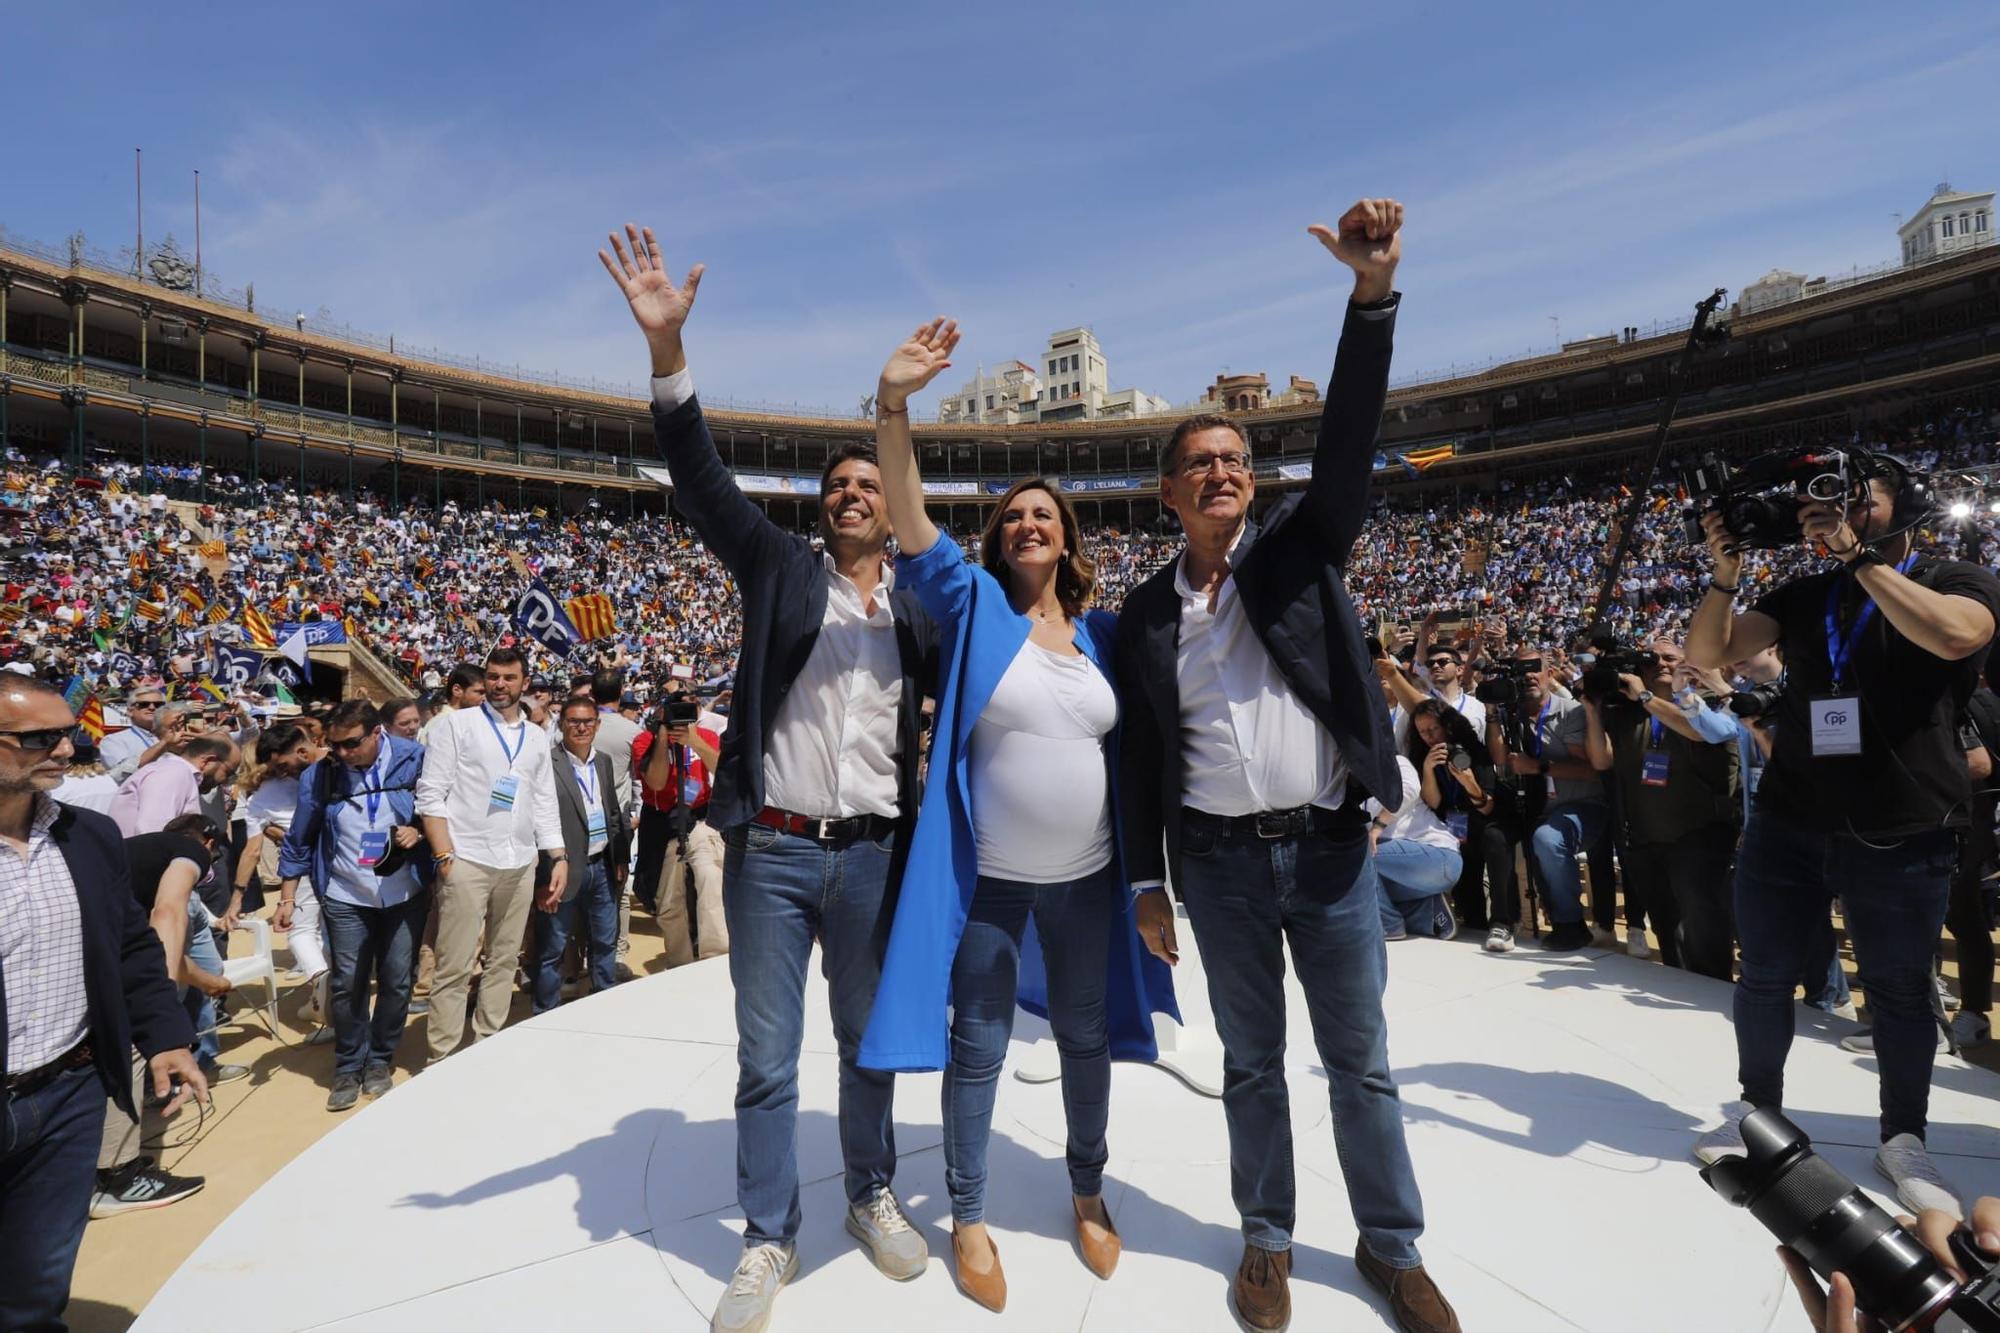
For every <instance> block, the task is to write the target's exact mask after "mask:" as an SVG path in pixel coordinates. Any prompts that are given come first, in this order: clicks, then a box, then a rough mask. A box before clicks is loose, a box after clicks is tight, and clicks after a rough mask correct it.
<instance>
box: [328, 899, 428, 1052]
mask: <svg viewBox="0 0 2000 1333" xmlns="http://www.w3.org/2000/svg"><path fill="white" fill-rule="evenodd" d="M430 904H431V895H430V890H428V889H422V890H419V891H418V892H417V893H415V894H414V895H412V896H411V897H410V898H409V899H407V900H406V901H404V902H401V903H398V904H397V905H396V906H394V907H357V906H355V905H354V904H353V903H344V902H340V901H338V900H336V899H334V898H330V897H327V896H326V895H324V894H322V895H321V897H320V900H319V911H320V928H321V929H322V930H324V931H325V932H326V956H327V968H328V971H327V984H328V985H329V986H330V987H331V988H332V991H331V993H332V1004H333V1072H334V1076H335V1077H338V1076H340V1075H342V1074H360V1073H364V1072H366V1071H367V1070H368V1069H372V1068H373V1067H375V1066H376V1065H387V1064H391V1063H393V1062H394V1061H395V1058H396V1046H397V1044H398V1043H399V1042H401V1041H402V1040H403V1024H404V1023H405V1022H406V1021H407V1020H408V1019H409V1016H410V987H411V986H412V985H413V984H414V983H415V981H416V979H417V946H418V945H420V944H421V943H423V938H424V922H425V920H426V919H428V917H429V916H430ZM371 982H372V984H373V986H374V996H373V999H374V1008H373V1012H372V1013H371V1012H370V1008H369V999H370V995H369V987H370V984H371Z"/></svg>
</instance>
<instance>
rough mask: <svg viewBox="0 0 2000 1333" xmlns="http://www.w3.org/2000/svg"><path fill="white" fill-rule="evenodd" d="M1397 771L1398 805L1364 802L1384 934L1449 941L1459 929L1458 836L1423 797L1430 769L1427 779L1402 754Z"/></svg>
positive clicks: (1433, 784)
mask: <svg viewBox="0 0 2000 1333" xmlns="http://www.w3.org/2000/svg"><path fill="white" fill-rule="evenodd" d="M1426 767H1427V768H1429V769H1432V770H1435V768H1436V767H1437V765H1436V764H1434V763H1433V764H1428V765H1426ZM1396 771H1397V772H1398V773H1400V774H1402V776H1403V804H1402V806H1401V807H1400V808H1398V809H1396V810H1393V811H1391V810H1384V809H1383V808H1382V803H1381V802H1380V801H1369V802H1368V813H1369V814H1370V815H1372V816H1373V817H1374V823H1372V824H1370V825H1369V829H1368V834H1369V838H1370V839H1371V840H1372V841H1373V843H1374V847H1375V878H1376V882H1377V883H1379V884H1380V885H1381V886H1382V934H1383V937H1384V938H1386V939H1392V940H1399V939H1403V938H1405V937H1406V936H1409V935H1429V936H1434V937H1435V938H1437V939H1441V940H1448V939H1450V938H1451V937H1452V936H1453V935H1456V934H1457V933H1458V921H1457V919H1456V918H1455V917H1454V916H1453V915H1452V912H1451V896H1450V895H1451V890H1452V888H1453V886H1455V885H1456V884H1457V883H1458V877H1459V873H1460V871H1461V870H1463V869H1464V861H1463V860H1462V858H1461V856H1460V852H1459V840H1458V835H1457V834H1456V833H1454V832H1453V831H1452V829H1451V827H1450V826H1449V825H1447V824H1446V823H1445V821H1444V820H1443V819H1441V818H1439V817H1438V812H1437V811H1436V810H1435V809H1433V808H1432V806H1431V803H1430V801H1429V800H1427V799H1426V796H1425V787H1426V786H1427V785H1428V786H1429V788H1430V791H1431V792H1432V793H1433V794H1435V793H1436V792H1437V790H1438V786H1437V778H1436V776H1435V773H1434V771H1433V773H1432V775H1431V781H1430V782H1429V784H1426V783H1425V781H1424V780H1423V779H1422V778H1419V777H1418V776H1417V767H1416V765H1415V764H1412V763H1411V762H1410V761H1409V759H1408V758H1407V757H1406V756H1404V755H1400V754H1399V755H1397V756H1396Z"/></svg>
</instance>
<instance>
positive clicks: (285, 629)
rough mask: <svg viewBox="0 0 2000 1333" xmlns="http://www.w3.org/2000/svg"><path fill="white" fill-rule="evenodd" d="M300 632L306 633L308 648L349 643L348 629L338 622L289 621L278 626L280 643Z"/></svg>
mask: <svg viewBox="0 0 2000 1333" xmlns="http://www.w3.org/2000/svg"><path fill="white" fill-rule="evenodd" d="M300 630H304V631H305V635H306V647H308V648H323V647H326V646H328V645H330V644H337V643H346V642H347V627H346V626H345V625H342V624H341V623H340V622H339V621H338V620H304V621H299V620H287V621H286V622H285V623H284V624H282V625H280V626H278V642H280V643H283V642H284V641H285V640H286V639H289V638H291V637H292V636H293V635H294V634H297V633H298V632H299V631H300Z"/></svg>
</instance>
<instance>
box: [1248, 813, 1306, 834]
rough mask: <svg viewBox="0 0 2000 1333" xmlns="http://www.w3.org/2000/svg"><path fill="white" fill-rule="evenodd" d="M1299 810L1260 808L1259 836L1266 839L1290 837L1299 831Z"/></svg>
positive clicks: (1258, 816) (1258, 817)
mask: <svg viewBox="0 0 2000 1333" xmlns="http://www.w3.org/2000/svg"><path fill="white" fill-rule="evenodd" d="M1298 818H1299V815H1298V811H1296V810H1260V811H1258V812H1257V836H1258V837H1260V838H1264V839H1276V838H1290V837H1294V836H1296V835H1297V834H1298V833H1299V831H1300V830H1299V827H1298Z"/></svg>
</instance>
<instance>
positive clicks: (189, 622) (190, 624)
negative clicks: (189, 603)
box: [174, 606, 194, 629]
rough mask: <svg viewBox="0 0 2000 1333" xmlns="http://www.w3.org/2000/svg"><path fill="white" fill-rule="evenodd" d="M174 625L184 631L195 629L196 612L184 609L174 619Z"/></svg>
mask: <svg viewBox="0 0 2000 1333" xmlns="http://www.w3.org/2000/svg"><path fill="white" fill-rule="evenodd" d="M174 624H176V625H178V626H180V627H181V628H182V629H193V628H194V612H192V611H190V610H188V608H186V607H185V606H184V607H182V608H181V613H180V614H179V615H177V616H175V617H174Z"/></svg>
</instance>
